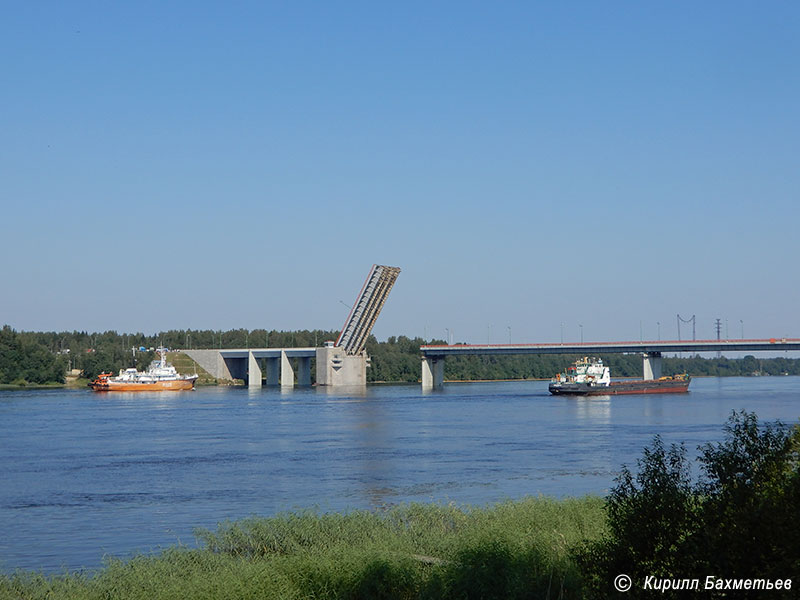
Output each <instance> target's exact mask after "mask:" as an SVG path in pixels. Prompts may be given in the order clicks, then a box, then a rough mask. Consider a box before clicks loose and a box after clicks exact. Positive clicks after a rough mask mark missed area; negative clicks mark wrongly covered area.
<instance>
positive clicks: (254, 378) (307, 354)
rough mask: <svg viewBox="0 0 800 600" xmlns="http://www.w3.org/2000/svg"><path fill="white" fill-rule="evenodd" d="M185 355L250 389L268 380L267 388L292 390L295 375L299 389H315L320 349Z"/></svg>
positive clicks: (237, 350) (234, 351)
mask: <svg viewBox="0 0 800 600" xmlns="http://www.w3.org/2000/svg"><path fill="white" fill-rule="evenodd" d="M183 352H184V354H186V355H187V356H188V357H189V358H191V359H192V360H193V361H195V362H196V363H197V364H198V365H199V366H200V367H202V368H203V369H205V370H206V371H207V372H208V373H209V374H211V375H212V376H214V377H216V378H217V379H229V380H234V379H241V380H243V381H246V382H247V385H248V386H250V387H260V386H261V382H262V378H264V376H266V384H267V385H280V386H282V387H291V386H293V385H294V384H295V374H296V375H297V385H301V386H303V385H311V359H312V358H315V357H316V356H317V348H233V349H226V350H184V351H183ZM293 363H294V364H293ZM295 364H296V366H297V369H296V370H295V366H294V365H295ZM265 371H266V372H265Z"/></svg>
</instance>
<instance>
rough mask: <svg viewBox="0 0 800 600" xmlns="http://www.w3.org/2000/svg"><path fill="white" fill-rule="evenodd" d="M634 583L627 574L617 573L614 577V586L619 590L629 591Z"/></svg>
mask: <svg viewBox="0 0 800 600" xmlns="http://www.w3.org/2000/svg"><path fill="white" fill-rule="evenodd" d="M632 584H633V582H632V581H631V578H630V577H628V576H627V575H617V576H616V577H615V578H614V587H615V588H616V590H617V591H618V592H627V591H628V590H629V589H631V585H632Z"/></svg>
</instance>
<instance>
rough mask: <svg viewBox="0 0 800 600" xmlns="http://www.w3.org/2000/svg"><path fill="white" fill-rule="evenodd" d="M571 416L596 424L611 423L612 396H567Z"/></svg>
mask: <svg viewBox="0 0 800 600" xmlns="http://www.w3.org/2000/svg"><path fill="white" fill-rule="evenodd" d="M564 398H565V399H566V402H567V406H568V407H569V409H570V414H572V415H574V416H575V417H577V418H578V419H580V420H582V421H593V422H594V423H595V424H608V423H610V422H611V396H565V397H564Z"/></svg>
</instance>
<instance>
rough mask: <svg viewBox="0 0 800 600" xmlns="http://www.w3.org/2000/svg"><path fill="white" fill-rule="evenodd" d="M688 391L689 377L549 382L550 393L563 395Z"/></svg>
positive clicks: (683, 392) (614, 394)
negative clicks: (605, 383) (599, 382)
mask: <svg viewBox="0 0 800 600" xmlns="http://www.w3.org/2000/svg"><path fill="white" fill-rule="evenodd" d="M688 391H689V379H688V378H687V379H653V380H644V379H638V380H635V381H612V382H611V384H610V385H608V386H588V385H586V384H582V383H577V384H569V383H567V384H561V385H558V384H550V393H551V394H555V395H565V396H567V395H568V396H621V395H631V394H685V393H686V392H688Z"/></svg>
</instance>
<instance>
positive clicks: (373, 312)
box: [184, 265, 400, 387]
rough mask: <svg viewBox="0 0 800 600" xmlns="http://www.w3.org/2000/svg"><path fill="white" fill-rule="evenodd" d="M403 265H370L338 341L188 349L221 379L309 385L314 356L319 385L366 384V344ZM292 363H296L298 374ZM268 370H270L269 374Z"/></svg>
mask: <svg viewBox="0 0 800 600" xmlns="http://www.w3.org/2000/svg"><path fill="white" fill-rule="evenodd" d="M399 274H400V269H399V268H397V267H388V266H386V265H372V268H371V269H370V272H369V275H367V279H366V281H365V282H364V285H363V286H362V288H361V292H360V293H359V294H358V297H357V298H356V302H355V304H353V308H352V309H351V310H350V314H349V315H348V316H347V320H346V321H345V323H344V327H342V331H341V333H340V334H339V339H337V340H336V342H326V343H325V346H324V347H322V348H236V349H225V350H222V349H220V350H185V351H184V352H185V354H186V355H188V356H189V357H190V358H191V359H192V360H194V361H195V362H196V363H197V364H198V365H199V366H200V367H202V368H203V369H205V370H206V371H207V372H208V373H209V374H210V375H212V376H213V377H216V378H217V379H228V380H234V379H241V380H244V381H246V382H247V385H248V386H249V387H260V386H261V383H262V380H264V376H265V375H266V384H267V385H280V386H282V387H291V386H294V385H295V375H296V377H297V385H311V359H312V358H313V359H315V360H316V367H317V385H329V386H362V385H366V384H367V364H368V362H369V358H368V357H367V354H366V350H365V347H366V343H367V338H369V334H370V333H371V332H372V327H373V326H374V325H375V322H376V321H377V320H378V315H379V314H380V312H381V309H382V308H383V305H384V304H385V303H386V299H387V297H388V296H389V292H390V291H391V290H392V287H393V286H394V283H395V281H396V280H397V276H398V275H399ZM294 364H296V365H297V369H296V373H295V367H294ZM265 371H266V373H265Z"/></svg>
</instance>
